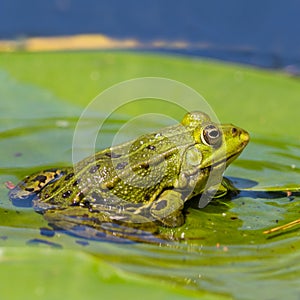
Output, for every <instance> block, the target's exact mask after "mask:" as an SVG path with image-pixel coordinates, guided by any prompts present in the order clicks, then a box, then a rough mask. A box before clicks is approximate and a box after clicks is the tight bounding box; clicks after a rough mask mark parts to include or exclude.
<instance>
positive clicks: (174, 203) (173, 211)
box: [150, 190, 184, 227]
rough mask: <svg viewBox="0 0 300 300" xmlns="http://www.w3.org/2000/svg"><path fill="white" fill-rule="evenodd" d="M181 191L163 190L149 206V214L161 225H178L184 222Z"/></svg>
mask: <svg viewBox="0 0 300 300" xmlns="http://www.w3.org/2000/svg"><path fill="white" fill-rule="evenodd" d="M183 206H184V201H183V199H182V193H180V192H179V191H176V190H165V191H164V192H163V193H162V194H161V195H160V196H159V197H158V199H157V200H156V201H154V202H153V203H152V205H151V208H150V213H151V215H152V216H153V217H154V218H155V220H157V221H158V222H159V223H161V224H162V225H165V226H168V227H178V226H181V225H182V224H183V223H184V215H183V213H182V210H183Z"/></svg>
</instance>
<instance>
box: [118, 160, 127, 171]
mask: <svg viewBox="0 0 300 300" xmlns="http://www.w3.org/2000/svg"><path fill="white" fill-rule="evenodd" d="M127 165H128V163H127V162H126V161H124V162H121V163H118V164H117V166H116V169H117V170H122V169H124V168H125V167H126V166H127Z"/></svg>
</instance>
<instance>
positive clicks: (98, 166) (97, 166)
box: [89, 165, 100, 174]
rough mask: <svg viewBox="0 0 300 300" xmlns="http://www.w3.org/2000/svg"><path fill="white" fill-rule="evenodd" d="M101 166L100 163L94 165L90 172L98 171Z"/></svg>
mask: <svg viewBox="0 0 300 300" xmlns="http://www.w3.org/2000/svg"><path fill="white" fill-rule="evenodd" d="M99 168H100V165H95V166H92V167H91V168H90V171H89V172H90V173H91V174H94V173H95V172H97V171H98V169H99Z"/></svg>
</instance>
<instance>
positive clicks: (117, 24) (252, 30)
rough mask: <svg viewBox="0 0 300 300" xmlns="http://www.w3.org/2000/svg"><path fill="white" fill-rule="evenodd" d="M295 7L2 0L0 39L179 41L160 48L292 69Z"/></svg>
mask: <svg viewBox="0 0 300 300" xmlns="http://www.w3.org/2000/svg"><path fill="white" fill-rule="evenodd" d="M299 11H300V2H299V1H296V0H290V1H288V2H287V1H271V0H264V1H258V0H254V1H239V0H227V1H216V0H213V1H203V0H200V1H198V0H189V1H172V0H164V1H160V0H152V1H146V0H144V1H139V0H127V1H122V0H100V1H99V0H86V1H80V0H27V1H22V0H2V1H1V2H0V38H1V39H3V38H20V37H27V36H52V35H66V34H82V33H102V34H105V35H108V36H112V37H115V38H135V39H138V40H140V41H142V42H150V41H153V40H165V41H176V40H180V41H186V42H188V43H189V44H190V46H189V47H188V48H187V49H185V50H176V49H172V48H171V49H169V48H168V49H167V50H168V51H169V52H174V51H175V52H180V53H183V54H187V55H196V56H205V57H212V58H217V59H222V60H227V61H233V62H241V63H246V64H251V65H256V66H262V67H268V68H285V69H286V70H287V71H288V72H290V73H293V74H298V73H299V67H300V51H299V50H300V35H299ZM160 50H161V51H164V50H166V49H160Z"/></svg>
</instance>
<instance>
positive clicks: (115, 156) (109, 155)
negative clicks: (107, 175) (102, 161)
mask: <svg viewBox="0 0 300 300" xmlns="http://www.w3.org/2000/svg"><path fill="white" fill-rule="evenodd" d="M105 155H106V156H107V157H110V158H119V157H121V155H120V154H116V153H114V152H106V153H105Z"/></svg>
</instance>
